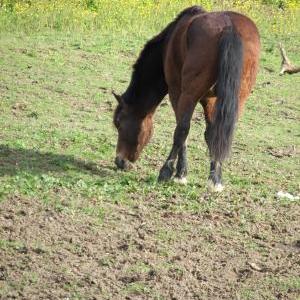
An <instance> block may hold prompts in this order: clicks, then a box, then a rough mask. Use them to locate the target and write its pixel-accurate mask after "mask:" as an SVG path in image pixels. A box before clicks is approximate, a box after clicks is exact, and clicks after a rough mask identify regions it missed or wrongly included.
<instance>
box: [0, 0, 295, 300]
mask: <svg viewBox="0 0 300 300" xmlns="http://www.w3.org/2000/svg"><path fill="white" fill-rule="evenodd" d="M174 3H175V2H174ZM176 5H177V6H176ZM176 5H173V6H172V7H171V8H172V9H170V12H169V13H168V15H165V16H164V18H162V19H161V20H159V21H158V23H156V24H151V26H149V28H148V27H147V23H146V22H145V24H144V25H143V26H141V20H140V19H139V22H140V23H138V24H135V25H134V26H133V27H132V28H131V29H128V30H127V29H126V28H128V26H129V25H128V24H127V25H126V26H127V27H126V26H125V27H124V29H123V30H120V28H116V30H115V31H113V32H109V31H108V29H107V28H106V29H105V28H104V29H103V28H102V27H101V26H99V27H97V26H96V27H95V28H93V27H92V26H87V28H84V30H82V28H79V30H76V29H74V28H73V27H74V26H73V25H72V26H71V25H70V28H69V27H68V26H69V25H68V26H67V25H66V26H67V27H63V26H61V28H56V29H55V30H54V29H53V28H55V26H52V27H51V26H49V28H46V29H42V28H41V27H38V28H37V30H36V31H34V30H32V28H33V27H32V23H28V24H27V23H26V24H25V25H26V26H25V25H24V26H25V29H26V30H22V27H21V24H22V23H21V21H20V20H19V21H18V23H17V25H18V26H20V27H18V28H16V31H15V32H11V31H12V28H15V27H14V26H13V25H11V24H10V25H7V26H11V27H9V28H7V27H5V26H2V27H1V28H2V29H1V36H0V69H1V74H0V95H1V99H0V100H1V102H0V116H1V117H0V128H1V130H0V140H1V142H0V201H2V203H4V202H5V201H10V199H11V198H13V197H20V198H25V199H30V201H40V202H42V203H44V205H45V206H44V207H52V208H53V207H54V209H55V210H56V211H57V212H62V211H63V212H64V213H67V214H69V215H71V216H74V218H75V219H76V218H79V219H80V216H82V215H84V216H89V217H91V218H92V219H93V220H95V223H96V224H97V226H99V228H101V226H105V224H106V223H107V222H108V220H110V219H113V218H114V216H115V215H114V214H115V209H116V208H119V207H122V208H124V210H126V211H127V212H130V213H131V212H132V213H133V214H134V213H135V210H136V208H137V207H142V208H144V209H145V210H147V211H149V215H148V219H149V220H151V221H152V219H153V224H154V225H155V226H156V227H155V233H154V237H155V241H156V242H157V249H158V252H159V256H160V257H161V258H162V259H163V260H167V259H170V257H172V256H174V255H175V252H176V250H177V249H176V248H175V247H176V245H177V244H176V242H177V241H178V239H179V238H180V239H182V240H183V241H185V243H187V244H188V241H189V239H190V236H189V234H190V233H191V232H194V231H195V232H196V234H197V235H198V236H200V237H201V238H203V239H206V240H205V242H203V241H201V243H202V242H203V243H202V245H203V252H205V251H207V253H214V251H218V247H216V246H215V241H214V240H213V239H212V240H211V239H210V238H211V235H212V229H211V228H208V227H206V225H203V226H201V224H198V227H196V228H193V226H191V225H190V224H187V225H186V226H183V225H182V224H180V226H179V227H178V228H175V229H174V228H171V227H169V225H168V224H164V223H163V222H162V221H161V217H162V216H161V214H163V213H169V214H178V215H181V214H182V216H183V217H182V218H187V219H189V218H192V217H194V216H205V215H209V216H214V215H215V214H218V213H220V212H222V214H232V215H234V216H236V217H235V219H234V221H233V223H232V227H230V226H228V224H227V225H226V226H225V225H224V226H223V227H221V228H220V229H218V230H219V231H218V232H219V233H220V236H222V237H224V238H229V239H230V237H232V236H234V237H235V238H238V239H240V241H241V244H243V245H244V247H245V249H246V250H247V251H250V252H251V251H253V252H255V251H258V252H260V253H262V255H264V250H261V248H260V246H259V245H258V243H256V240H253V238H252V237H251V236H250V235H248V233H249V232H252V231H253V230H255V229H253V228H256V227H255V226H256V225H257V224H258V225H262V226H267V225H265V224H268V226H272V224H273V223H274V224H275V225H276V222H279V221H278V220H277V219H276V218H275V217H278V216H277V215H276V212H277V211H280V210H281V209H284V210H285V211H289V210H290V211H293V212H295V211H296V210H299V203H296V202H295V201H289V200H286V199H281V200H279V199H277V198H276V197H275V195H276V193H277V192H278V191H280V190H283V191H287V192H290V193H292V194H294V195H296V194H299V178H300V172H299V162H300V161H299V145H300V135H299V129H300V128H299V119H300V113H299V112H300V106H299V100H300V99H299V92H298V90H299V88H298V87H299V86H300V77H299V75H297V74H296V75H293V76H282V77H280V76H279V75H278V73H279V68H280V63H281V61H280V56H279V52H278V49H277V44H278V42H279V41H282V42H283V43H284V46H285V48H286V50H287V53H288V55H289V57H290V58H291V60H292V61H293V62H295V63H296V64H300V60H299V55H298V49H299V47H300V44H299V39H297V36H298V35H299V30H298V29H299V28H297V26H296V25H295V27H293V28H292V29H291V27H289V30H290V31H289V34H287V35H285V34H283V33H282V32H280V31H278V32H276V31H274V32H271V33H268V28H269V27H268V26H270V24H267V22H266V23H263V16H261V15H260V16H258V15H257V18H258V19H259V27H260V31H261V32H262V56H261V66H260V72H259V75H258V78H257V84H256V87H255V89H254V91H253V93H252V94H251V96H250V98H249V100H248V102H247V104H246V107H245V111H244V115H243V116H242V118H241V120H240V122H239V124H238V128H237V132H236V136H235V140H234V145H233V153H232V157H231V158H230V160H228V161H227V162H226V163H225V165H224V180H225V184H226V190H225V191H224V193H222V194H220V195H219V194H218V195H214V194H208V193H207V191H206V179H207V176H208V169H209V159H208V155H207V148H206V145H205V142H204V138H203V133H204V117H203V114H202V110H201V108H200V106H199V107H198V108H197V109H196V112H195V117H194V120H193V122H192V129H191V133H190V136H189V146H188V159H189V175H188V185H187V186H178V185H176V184H174V183H172V182H170V183H167V184H158V183H157V181H156V179H157V175H158V171H159V168H160V167H161V166H162V164H163V162H164V160H165V158H166V156H167V154H168V151H169V150H170V147H171V143H172V134H173V130H174V126H175V119H174V116H173V112H171V107H170V106H161V107H159V109H158V111H157V114H156V117H155V134H154V137H153V139H152V142H151V143H150V144H149V146H148V147H147V148H146V149H145V151H144V152H143V155H142V157H141V159H140V160H139V162H138V163H137V165H136V169H135V170H132V171H130V172H121V171H117V170H116V169H115V166H114V163H113V161H114V155H115V148H116V140H117V132H116V130H115V129H114V128H113V125H112V115H113V110H114V108H115V106H116V103H115V100H114V99H113V97H112V96H111V90H113V89H114V90H116V91H117V92H122V91H124V90H125V88H126V87H127V84H128V81H129V79H130V74H131V65H132V64H133V63H134V61H135V59H136V57H137V55H138V52H139V51H140V49H141V48H142V46H143V45H144V43H145V42H146V40H147V39H148V38H150V37H151V36H152V35H153V34H154V33H156V32H157V30H158V28H161V27H162V25H163V24H166V23H167V22H169V21H170V20H171V19H172V18H171V16H172V14H175V11H176V12H177V11H178V8H179V7H181V5H182V4H178V3H177V4H176ZM176 9H177V10H176ZM130 13H131V12H130ZM160 13H162V12H160ZM128 14H129V12H128ZM0 15H1V18H2V19H1V20H2V21H3V20H5V19H4V14H3V13H2V14H0ZM5 16H6V17H7V15H5ZM127 18H128V19H129V20H131V19H130V18H129V17H128V15H127ZM287 18H288V16H286V17H285V19H284V20H287ZM296 19H297V18H296ZM23 21H24V20H23ZM25 21H26V20H25ZM25 21H24V22H25ZM68 22H70V20H69V21H68ZM7 24H8V23H7ZM51 24H52V23H51ZM2 25H3V24H2ZM75 27H76V26H75ZM137 27H139V30H138V31H136V28H137ZM110 29H111V27H110ZM31 30H32V31H31ZM30 31H31V32H30ZM4 32H5V34H3V33H4ZM110 33H111V34H110ZM266 68H267V69H271V70H273V71H271V72H270V71H268V70H267V69H266ZM165 101H166V100H165ZM293 146H294V147H296V148H297V149H298V154H297V153H294V154H292V155H290V156H284V157H282V158H276V157H274V156H273V155H271V150H272V151H279V150H282V149H286V148H288V147H293ZM274 216H275V217H274ZM288 216H289V214H288V213H287V214H286V215H285V218H287V221H286V222H288V221H289V220H288ZM274 218H275V219H274ZM220 222H221V223H222V221H220ZM274 224H273V225H274ZM282 226H283V225H282ZM97 230H98V227H97ZM173 230H174V231H173ZM268 234H269V231H268V230H267V229H266V231H264V230H262V232H261V233H260V235H261V238H262V240H264V239H266V238H267V237H268ZM22 245H23V242H22V241H14V240H13V241H8V240H5V239H3V240H2V239H1V240H0V249H1V250H3V251H4V252H7V251H8V252H9V251H15V250H16V251H17V250H18V248H20V247H22ZM130 246H131V245H129V247H130ZM177 246H178V245H177ZM46 248H47V249H48V246H47V247H46ZM47 251H48V250H47ZM49 251H50V249H49ZM81 251H82V248H81V246H80V245H77V244H75V245H74V249H72V252H74V253H77V252H78V253H79V252H81ZM233 251H234V250H233ZM114 260H115V258H114V257H111V256H110V255H109V254H107V256H104V257H101V259H100V260H99V265H100V266H102V267H103V266H105V267H106V266H107V267H110V268H113V267H114V264H115V261H114ZM157 268H158V269H159V270H164V269H165V268H166V269H170V270H171V271H170V272H173V273H174V274H173V273H172V274H173V275H174V276H177V277H178V276H179V277H180V276H183V275H182V273H183V272H188V271H187V270H184V269H182V267H181V266H180V265H178V266H177V265H176V264H174V263H169V262H166V265H160V266H157ZM126 270H127V272H128V273H130V274H131V273H141V274H146V273H147V272H148V271H149V270H150V267H149V266H148V265H147V264H145V262H144V261H142V260H141V261H138V263H135V264H134V263H132V265H130V266H128V269H126ZM30 274H31V275H30ZM30 276H32V278H33V282H32V284H34V283H35V282H36V281H37V280H38V278H36V276H35V275H34V273H30V272H29V273H28V274H27V277H26V278H25V279H24V280H25V281H26V282H27V281H28V277H30ZM20 284H21V285H24V283H22V282H21V283H20ZM78 286H79V284H78V283H77V282H76V280H74V282H71V283H70V284H69V285H68V286H66V288H65V290H66V291H69V293H70V295H71V298H70V299H84V296H83V295H81V294H80V293H81V291H80V288H79V287H78ZM266 286H267V287H270V286H271V287H273V288H275V287H276V288H278V289H279V290H280V291H282V293H283V294H284V295H286V294H288V293H289V289H294V290H297V289H298V290H299V280H298V278H296V277H292V276H290V278H286V279H283V278H278V277H276V276H275V277H272V276H270V277H266V278H265V279H264V285H263V286H262V290H261V291H253V285H252V288H251V287H250V288H249V286H245V287H244V288H241V290H240V291H239V292H238V293H239V294H240V296H241V299H260V298H259V297H260V296H262V295H263V296H264V297H266V298H267V299H272V298H271V297H273V294H271V292H269V291H268V288H266ZM6 289H7V287H6ZM121 290H122V293H123V294H124V295H139V294H142V295H146V296H148V297H150V296H149V295H152V297H153V299H164V297H163V296H161V295H160V292H161V291H157V290H155V289H154V288H153V287H151V286H150V284H148V283H147V282H144V281H141V282H133V283H129V284H127V285H125V286H124V287H122V289H121ZM3 293H4V292H3ZM0 295H1V294H0ZM4 295H5V294H4Z"/></svg>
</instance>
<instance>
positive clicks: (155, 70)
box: [122, 6, 204, 112]
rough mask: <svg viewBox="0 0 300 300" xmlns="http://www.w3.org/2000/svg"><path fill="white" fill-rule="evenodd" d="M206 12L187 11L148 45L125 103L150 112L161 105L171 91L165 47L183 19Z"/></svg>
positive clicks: (138, 61) (200, 10) (134, 69)
mask: <svg viewBox="0 0 300 300" xmlns="http://www.w3.org/2000/svg"><path fill="white" fill-rule="evenodd" d="M203 12H204V10H203V9H202V8H201V7H200V6H192V7H188V8H186V9H185V10H183V11H182V12H181V13H180V14H179V15H178V16H177V17H176V19H175V20H174V21H172V22H171V23H170V24H169V25H167V27H166V28H165V29H164V30H163V31H162V32H161V33H159V34H158V35H156V36H155V37H153V38H152V39H151V40H149V41H148V42H147V43H146V45H145V46H144V49H143V50H142V51H141V53H140V55H139V58H138V59H137V61H136V63H135V64H134V66H133V72H132V76H131V82H130V84H129V86H128V88H127V90H126V92H125V93H124V94H123V95H122V97H123V100H124V101H125V103H127V104H128V105H131V106H134V107H136V108H139V109H142V110H143V111H146V112H148V111H149V110H151V109H152V108H153V107H155V106H156V105H158V104H159V102H160V101H161V100H162V99H163V97H164V96H165V95H166V94H167V92H168V87H167V84H166V81H165V76H164V68H163V51H164V46H165V45H166V43H167V41H168V39H169V37H170V35H171V33H172V32H173V30H174V28H175V26H176V25H177V23H178V21H179V20H180V19H181V18H182V17H184V16H194V15H197V14H199V13H203ZM139 104H142V106H143V107H141V105H139Z"/></svg>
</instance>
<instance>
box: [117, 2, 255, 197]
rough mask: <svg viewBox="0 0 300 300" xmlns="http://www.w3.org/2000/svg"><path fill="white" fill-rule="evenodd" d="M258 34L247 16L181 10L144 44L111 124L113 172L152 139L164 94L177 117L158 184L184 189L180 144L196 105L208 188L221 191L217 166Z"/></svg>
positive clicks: (244, 92)
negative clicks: (207, 160)
mask: <svg viewBox="0 0 300 300" xmlns="http://www.w3.org/2000/svg"><path fill="white" fill-rule="evenodd" d="M259 52H260V39H259V33H258V30H257V28H256V26H255V24H254V23H253V22H252V21H251V20H250V19H249V18H248V17H246V16H244V15H241V14H239V13H235V12H230V11H226V12H211V13H208V12H206V11H204V10H203V9H202V8H201V7H199V6H193V7H189V8H187V9H185V10H183V11H182V12H181V13H180V14H179V15H178V16H177V18H176V19H175V20H174V21H173V22H171V23H170V24H169V25H168V26H167V27H166V28H165V29H164V30H163V31H162V32H161V33H160V34H158V35H157V36H155V37H154V38H152V39H151V40H150V41H148V42H147V43H146V45H145V47H144V49H143V50H142V52H141V53H140V56H139V58H138V59H137V61H136V63H135V64H134V66H133V73H132V77H131V82H130V84H129V86H128V88H127V90H126V91H125V93H123V94H122V95H121V96H120V95H117V94H115V93H114V96H115V98H116V99H117V101H118V106H117V108H116V110H115V113H114V125H115V126H116V128H117V130H118V143H117V151H116V152H117V156H116V159H115V163H116V165H117V167H118V168H121V169H127V168H128V167H129V166H130V164H131V163H132V162H135V161H136V160H137V159H138V158H139V155H140V153H141V151H142V149H143V148H144V147H145V145H146V144H147V143H148V142H149V140H150V138H151V135H152V132H153V126H152V124H153V115H154V113H155V110H156V108H157V106H158V105H159V104H160V102H161V101H162V99H163V98H164V97H165V95H166V94H167V93H168V94H169V97H170V100H171V103H172V107H173V110H174V112H175V116H176V124H177V126H176V129H175V131H174V137H173V138H174V139H173V146H172V149H171V152H170V154H169V156H168V158H167V160H166V162H165V163H164V165H163V167H162V168H161V170H160V173H159V177H158V179H159V181H166V180H169V179H170V178H171V177H172V175H173V172H174V169H175V168H174V164H175V161H176V159H177V165H176V175H175V179H177V180H178V181H179V182H182V183H184V182H185V181H186V175H187V154H186V152H187V146H186V139H187V136H188V133H189V129H190V122H191V118H192V114H193V112H194V109H195V106H196V104H197V103H198V102H200V103H201V105H202V107H203V109H204V115H205V120H206V131H205V140H206V143H207V146H208V149H209V154H210V159H211V163H210V174H209V186H210V187H212V188H213V190H215V191H221V190H222V189H223V186H222V174H221V173H222V169H221V168H222V162H223V161H224V159H225V158H226V157H227V156H228V154H229V152H230V148H231V143H232V136H233V131H234V127H235V123H236V121H237V118H238V116H239V114H240V112H241V110H242V108H243V106H244V103H245V101H246V99H247V97H248V96H249V94H250V92H251V88H252V87H253V85H254V83H255V79H256V74H257V70H258V60H259Z"/></svg>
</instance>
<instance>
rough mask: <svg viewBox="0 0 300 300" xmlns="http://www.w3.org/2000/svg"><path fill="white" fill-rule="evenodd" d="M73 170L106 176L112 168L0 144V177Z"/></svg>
mask: <svg viewBox="0 0 300 300" xmlns="http://www.w3.org/2000/svg"><path fill="white" fill-rule="evenodd" d="M68 170H75V171H78V172H82V173H87V174H93V175H98V176H101V177H108V176H111V175H113V173H114V168H113V167H112V166H111V165H109V164H105V163H100V164H96V163H93V162H90V161H85V160H82V159H77V158H75V157H74V156H72V155H63V154H55V153H51V152H45V153H43V152H39V151H38V150H34V149H20V148H11V147H8V146H7V145H0V177H3V176H5V175H10V176H14V175H17V174H18V173H19V172H28V173H31V174H35V175H39V174H44V173H48V172H56V173H63V172H66V171H68Z"/></svg>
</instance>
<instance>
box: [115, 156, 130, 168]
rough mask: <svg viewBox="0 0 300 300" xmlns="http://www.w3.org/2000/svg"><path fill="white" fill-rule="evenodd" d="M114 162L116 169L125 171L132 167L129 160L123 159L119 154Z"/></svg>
mask: <svg viewBox="0 0 300 300" xmlns="http://www.w3.org/2000/svg"><path fill="white" fill-rule="evenodd" d="M115 164H116V166H117V168H118V169H121V170H125V171H127V170H130V169H131V168H132V163H131V162H130V161H129V160H126V159H123V158H121V157H119V156H117V157H116V159H115Z"/></svg>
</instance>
